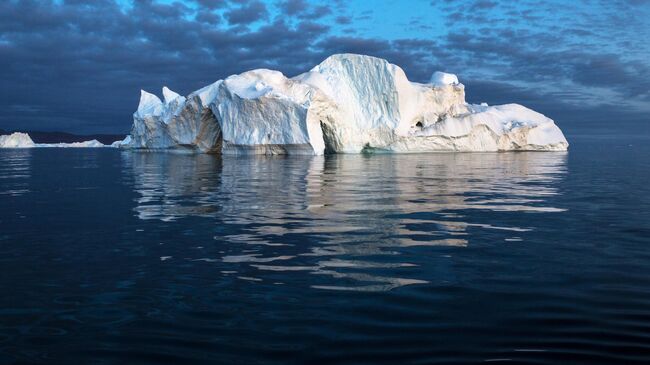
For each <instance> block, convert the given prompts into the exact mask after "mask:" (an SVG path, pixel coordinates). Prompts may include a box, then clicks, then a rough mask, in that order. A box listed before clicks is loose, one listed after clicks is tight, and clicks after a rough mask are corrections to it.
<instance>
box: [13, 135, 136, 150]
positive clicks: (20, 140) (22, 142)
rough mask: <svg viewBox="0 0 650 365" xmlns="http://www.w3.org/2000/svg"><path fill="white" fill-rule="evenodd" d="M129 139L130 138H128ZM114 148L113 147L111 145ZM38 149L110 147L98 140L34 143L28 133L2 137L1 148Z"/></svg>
mask: <svg viewBox="0 0 650 365" xmlns="http://www.w3.org/2000/svg"><path fill="white" fill-rule="evenodd" d="M127 138H129V137H127ZM111 146H113V145H111ZM36 147H63V148H84V147H85V148H97V147H109V146H106V145H104V144H103V143H101V142H99V141H98V140H96V139H93V140H90V141H84V142H72V143H34V141H32V138H31V137H30V136H29V134H27V133H21V132H15V133H12V134H9V135H4V136H0V148H36Z"/></svg>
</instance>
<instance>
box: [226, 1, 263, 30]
mask: <svg viewBox="0 0 650 365" xmlns="http://www.w3.org/2000/svg"><path fill="white" fill-rule="evenodd" d="M224 16H225V17H226V19H228V22H229V23H230V24H235V25H241V24H249V23H254V22H257V21H260V20H265V19H268V17H269V11H268V10H267V9H266V5H265V4H264V3H263V2H261V1H250V2H245V3H243V4H242V5H240V6H239V7H236V8H233V9H230V10H228V11H227V12H226V13H225V14H224Z"/></svg>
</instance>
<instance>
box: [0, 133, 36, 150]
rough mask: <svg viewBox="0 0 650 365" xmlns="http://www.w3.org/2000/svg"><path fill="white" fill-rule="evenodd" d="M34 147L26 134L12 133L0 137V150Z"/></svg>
mask: <svg viewBox="0 0 650 365" xmlns="http://www.w3.org/2000/svg"><path fill="white" fill-rule="evenodd" d="M31 147H36V144H35V143H34V141H32V139H31V137H30V136H29V135H28V134H27V133H20V132H16V133H12V134H8V135H4V136H0V148H31Z"/></svg>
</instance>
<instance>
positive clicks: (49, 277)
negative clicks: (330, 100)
mask: <svg viewBox="0 0 650 365" xmlns="http://www.w3.org/2000/svg"><path fill="white" fill-rule="evenodd" d="M571 142H572V146H571V151H570V152H569V153H488V154H428V155H427V154H423V155H370V156H363V155H360V156H327V157H316V158H295V157H292V158H282V157H274V158H271V157H249V158H231V157H224V158H220V157H218V156H206V155H178V154H166V153H129V152H120V151H117V150H112V149H74V150H73V149H33V150H3V151H0V288H1V290H2V295H1V296H0V363H2V364H8V363H44V364H45V363H47V364H90V363H94V364H110V363H130V364H140V363H142V364H144V363H151V364H163V363H172V364H179V363H233V364H254V363H278V364H287V363H288V364H316V363H336V364H348V363H349V364H352V363H369V364H379V363H386V364H403V363H477V362H484V361H490V362H499V361H502V362H507V361H512V362H516V363H521V362H525V363H531V364H532V363H534V364H559V363H601V364H622V363H648V362H650V159H649V157H650V143H649V142H650V139H649V138H647V136H627V137H626V138H619V139H616V138H609V137H607V136H606V135H603V136H583V137H574V138H572V139H571Z"/></svg>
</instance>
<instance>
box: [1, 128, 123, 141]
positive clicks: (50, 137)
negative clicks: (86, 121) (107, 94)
mask: <svg viewBox="0 0 650 365" xmlns="http://www.w3.org/2000/svg"><path fill="white" fill-rule="evenodd" d="M13 132H24V133H27V134H29V136H30V137H31V138H32V141H34V142H36V143H59V142H63V143H71V142H83V141H90V140H92V139H96V140H98V141H100V142H101V143H103V144H111V143H113V142H115V141H117V140H122V139H124V137H126V136H125V135H124V134H88V135H79V134H72V133H66V132H40V131H13ZM13 132H7V131H4V130H1V129H0V135H3V134H11V133H13Z"/></svg>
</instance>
